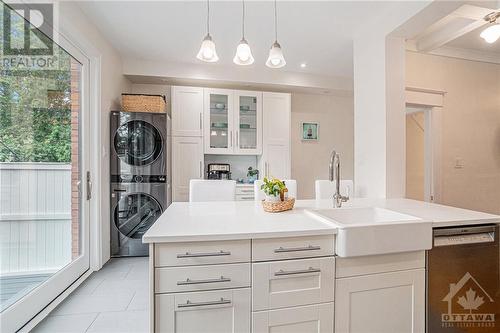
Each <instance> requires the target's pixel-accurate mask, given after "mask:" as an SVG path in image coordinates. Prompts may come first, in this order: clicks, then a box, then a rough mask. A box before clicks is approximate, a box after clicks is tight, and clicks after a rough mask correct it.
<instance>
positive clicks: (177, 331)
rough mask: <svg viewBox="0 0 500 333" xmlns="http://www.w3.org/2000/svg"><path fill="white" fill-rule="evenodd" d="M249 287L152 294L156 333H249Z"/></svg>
mask: <svg viewBox="0 0 500 333" xmlns="http://www.w3.org/2000/svg"><path fill="white" fill-rule="evenodd" d="M250 313H251V310H250V289H249V288H245V289H233V290H219V291H204V292H190V293H181V294H160V295H156V296H155V324H156V327H155V332H156V333H159V332H161V333H196V332H214V333H215V332H217V333H249V332H250Z"/></svg>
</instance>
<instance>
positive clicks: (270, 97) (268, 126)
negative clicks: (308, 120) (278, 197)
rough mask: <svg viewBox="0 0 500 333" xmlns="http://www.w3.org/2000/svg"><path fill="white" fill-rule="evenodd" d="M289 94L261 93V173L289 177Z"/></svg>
mask: <svg viewBox="0 0 500 333" xmlns="http://www.w3.org/2000/svg"><path fill="white" fill-rule="evenodd" d="M290 112H291V108H290V94H283V93H267V92H265V93H263V94H262V113H263V146H262V157H261V159H260V169H261V174H263V175H264V176H273V177H277V178H280V179H289V178H290V173H291V170H290V169H291V166H290V117H291V113H290Z"/></svg>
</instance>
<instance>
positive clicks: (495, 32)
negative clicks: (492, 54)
mask: <svg viewBox="0 0 500 333" xmlns="http://www.w3.org/2000/svg"><path fill="white" fill-rule="evenodd" d="M479 36H480V37H481V38H483V39H484V40H485V41H486V42H487V43H490V44H492V43H494V42H496V41H497V40H498V39H499V38H500V24H499V23H497V24H492V25H490V26H489V27H488V28H486V29H484V30H483V32H481V34H480V35H479Z"/></svg>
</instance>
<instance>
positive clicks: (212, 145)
mask: <svg viewBox="0 0 500 333" xmlns="http://www.w3.org/2000/svg"><path fill="white" fill-rule="evenodd" d="M233 92H234V91H233V90H227V89H204V94H205V112H204V114H203V118H204V128H205V130H204V137H205V140H204V141H205V154H233V153H234V145H235V136H236V135H235V131H234V125H233V124H234V111H233V102H234V97H233Z"/></svg>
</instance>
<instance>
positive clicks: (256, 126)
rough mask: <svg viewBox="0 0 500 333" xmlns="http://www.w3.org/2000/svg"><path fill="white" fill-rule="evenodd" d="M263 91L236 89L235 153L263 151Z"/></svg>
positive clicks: (256, 153) (259, 152) (251, 153)
mask: <svg viewBox="0 0 500 333" xmlns="http://www.w3.org/2000/svg"><path fill="white" fill-rule="evenodd" d="M261 97H262V93H260V92H254V91H235V94H234V104H235V107H236V110H235V117H234V118H235V121H234V123H235V125H236V129H235V133H236V138H235V143H236V144H235V153H236V154H246V155H260V154H261V153H262V101H261V99H262V98H261Z"/></svg>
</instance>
